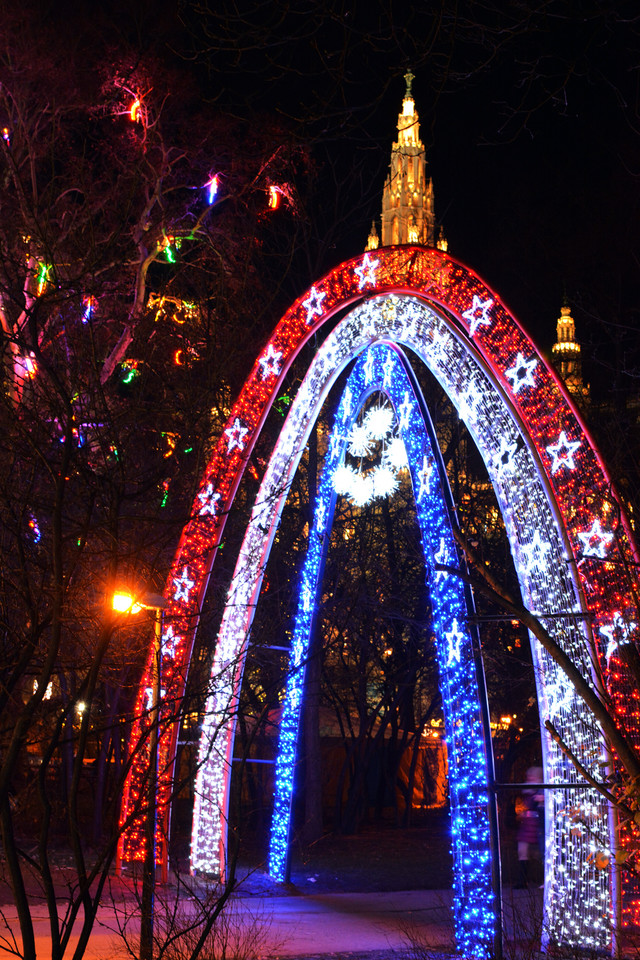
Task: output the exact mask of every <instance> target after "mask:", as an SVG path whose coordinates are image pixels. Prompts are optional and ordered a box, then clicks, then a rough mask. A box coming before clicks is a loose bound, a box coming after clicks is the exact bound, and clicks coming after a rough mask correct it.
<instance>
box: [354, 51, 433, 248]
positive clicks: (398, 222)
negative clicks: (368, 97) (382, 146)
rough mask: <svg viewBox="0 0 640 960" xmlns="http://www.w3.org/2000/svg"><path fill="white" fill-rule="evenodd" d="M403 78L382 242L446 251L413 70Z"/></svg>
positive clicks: (384, 202)
mask: <svg viewBox="0 0 640 960" xmlns="http://www.w3.org/2000/svg"><path fill="white" fill-rule="evenodd" d="M404 79H405V83H406V90H405V94H404V97H403V100H402V109H401V111H400V114H399V115H398V139H397V141H396V142H395V143H394V144H393V146H392V148H391V162H390V165H389V174H388V176H387V179H386V181H385V185H384V190H383V193H382V238H381V239H382V245H383V246H390V245H391V244H401V243H407V244H408V243H419V244H423V245H424V246H426V247H435V246H438V247H439V248H440V249H441V250H443V249H445V250H446V240H445V239H444V237H442V235H441V236H440V237H438V236H437V233H436V223H435V215H434V212H433V184H432V182H431V178H430V177H429V178H428V177H427V175H426V157H425V149H424V145H423V143H422V141H421V140H420V127H419V122H418V112H417V110H416V105H415V101H414V99H413V94H412V92H411V91H412V84H413V80H414V75H413V73H412V72H411V70H407V72H406V73H405V75H404ZM376 239H377V238H376ZM369 242H370V243H371V242H372V237H370V240H369ZM368 249H370V248H368Z"/></svg>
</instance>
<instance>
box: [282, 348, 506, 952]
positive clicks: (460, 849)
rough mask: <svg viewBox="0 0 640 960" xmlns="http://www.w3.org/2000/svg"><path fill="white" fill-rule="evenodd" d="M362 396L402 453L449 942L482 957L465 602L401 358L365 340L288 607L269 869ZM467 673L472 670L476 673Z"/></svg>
mask: <svg viewBox="0 0 640 960" xmlns="http://www.w3.org/2000/svg"><path fill="white" fill-rule="evenodd" d="M374 393H380V394H383V395H385V396H386V397H387V398H388V399H389V401H390V402H391V404H392V406H393V408H394V409H395V412H396V417H397V421H398V425H399V436H400V437H401V438H402V440H403V442H404V445H405V449H406V452H407V460H408V464H409V470H410V474H411V481H412V486H413V490H414V498H415V504H416V515H417V519H418V525H419V528H420V534H421V539H422V547H423V557H424V563H425V568H426V571H427V579H428V583H429V589H430V597H431V606H432V610H433V628H434V633H435V638H436V653H437V660H438V668H439V676H440V688H441V692H442V700H443V712H444V721H445V734H446V744H447V755H448V764H449V789H450V807H451V832H452V844H453V867H454V919H455V929H456V940H457V944H458V948H459V950H460V952H461V954H462V955H463V956H467V957H471V956H474V957H475V956H486V955H488V954H489V953H490V951H491V949H492V948H493V947H494V946H495V943H496V937H497V922H496V921H497V915H498V912H499V903H500V896H499V891H498V884H499V864H498V862H497V860H498V857H497V852H496V853H494V851H493V849H492V836H491V821H492V820H493V822H494V824H495V819H494V818H495V804H494V795H493V791H492V789H491V788H492V785H493V773H492V760H491V754H490V745H489V744H488V743H487V740H486V738H485V733H486V732H487V731H488V718H487V716H486V710H484V709H483V707H484V704H485V703H486V698H485V696H484V689H482V690H479V686H480V687H482V688H483V687H484V681H483V677H482V672H481V667H480V665H479V660H478V658H477V656H476V655H475V651H477V650H478V645H477V638H475V637H474V636H473V635H472V633H471V630H470V628H469V625H468V618H469V611H470V610H472V609H473V605H472V598H471V595H470V591H469V589H468V587H467V586H466V585H465V583H464V581H463V580H461V579H460V578H459V577H457V576H456V575H455V574H454V573H450V572H447V571H446V570H442V569H438V566H447V567H452V568H454V569H457V568H458V567H459V565H460V558H459V556H458V551H457V548H456V544H455V540H454V537H453V532H452V525H451V517H452V515H453V503H452V499H451V494H450V491H449V486H448V482H447V478H446V474H445V472H444V466H443V463H442V460H441V456H440V451H439V448H438V444H437V442H436V441H435V437H434V432H433V426H432V424H431V421H430V418H429V415H428V412H427V409H426V406H425V404H424V401H423V400H422V396H421V393H420V390H419V387H418V386H417V384H416V382H415V379H414V377H413V375H412V373H411V370H410V366H409V364H408V362H407V360H406V357H405V355H404V354H403V352H402V351H401V350H400V348H399V347H398V346H397V345H392V344H389V343H380V342H379V343H376V344H374V345H372V346H370V347H369V348H368V349H367V350H365V351H364V352H363V353H362V354H361V355H360V357H359V358H358V360H357V362H356V364H355V366H354V368H353V370H352V372H351V374H350V376H349V378H348V380H347V383H346V386H345V388H344V391H343V393H342V397H341V399H340V403H339V405H338V409H337V412H336V415H335V422H334V427H333V431H332V433H331V436H330V440H329V449H328V453H327V458H326V461H325V467H324V470H323V473H322V478H321V482H320V487H319V490H318V495H317V498H316V503H315V507H314V515H313V524H312V526H311V529H310V533H309V544H308V548H307V554H306V558H305V563H304V566H303V570H302V574H301V577H300V589H299V599H298V606H297V615H296V621H295V629H294V634H293V642H292V647H291V654H290V661H289V673H288V679H287V686H286V694H285V699H284V704H283V713H282V719H281V723H280V737H279V747H278V756H277V761H276V777H275V791H274V793H275V795H274V807H273V817H272V830H271V843H270V851H269V872H270V874H271V876H273V877H274V879H276V880H280V881H283V880H285V879H286V878H287V873H288V858H289V834H290V823H291V806H292V796H293V789H294V774H295V762H296V744H297V741H298V734H299V725H300V710H301V704H302V698H303V689H304V674H305V666H306V659H307V656H308V649H309V639H310V636H311V631H312V629H313V624H314V619H315V615H316V601H317V597H318V594H319V592H320V590H321V583H322V572H323V567H324V561H325V558H326V554H327V548H328V542H329V538H330V533H331V527H332V524H333V516H334V511H335V504H336V493H335V490H334V476H335V472H336V470H337V468H338V467H339V466H340V465H341V464H342V463H343V462H344V454H345V449H346V446H347V443H348V437H349V434H350V432H351V429H352V426H353V424H354V422H355V420H356V418H357V416H358V414H359V412H360V410H361V409H362V407H363V405H364V404H365V402H366V400H367V399H368V398H369V397H370V396H371V395H372V394H374ZM478 668H479V670H478Z"/></svg>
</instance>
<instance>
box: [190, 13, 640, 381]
mask: <svg viewBox="0 0 640 960" xmlns="http://www.w3.org/2000/svg"><path fill="white" fill-rule="evenodd" d="M215 6H216V10H217V11H218V13H217V15H212V14H211V15H207V16H203V17H200V15H198V16H196V17H195V19H193V20H192V21H191V23H193V24H195V26H196V29H195V36H196V38H197V39H198V40H199V41H200V42H202V41H203V40H204V41H205V42H204V46H205V47H206V45H207V44H209V47H210V49H209V53H208V54H207V53H206V52H205V54H204V59H205V60H206V59H207V57H209V68H210V71H211V72H210V73H209V75H208V76H209V82H210V83H212V84H213V86H214V87H215V89H216V95H217V96H218V97H219V99H220V103H221V105H224V106H225V107H227V108H231V109H234V108H235V109H239V110H246V111H247V112H248V113H250V111H251V110H258V111H260V110H275V111H277V112H278V113H280V114H281V115H283V116H285V117H286V118H288V120H289V122H290V123H291V124H292V128H293V129H295V130H296V131H298V132H304V134H305V135H308V136H310V137H311V139H312V142H314V144H315V147H314V149H315V155H316V157H317V158H318V160H319V162H320V163H322V164H327V166H328V167H330V168H331V170H330V174H329V173H328V175H327V178H326V182H324V183H323V185H322V189H323V190H324V191H326V196H327V205H328V207H329V209H331V208H332V198H331V196H330V194H331V191H332V189H334V188H335V190H336V192H337V193H340V196H341V198H343V199H344V198H346V201H345V202H342V201H341V209H343V210H344V209H348V212H349V215H348V217H345V221H344V223H343V225H342V228H341V230H340V232H339V236H338V237H337V238H336V240H335V243H334V247H333V249H331V247H330V248H329V249H328V250H327V252H326V255H325V257H324V262H323V263H322V266H323V267H324V268H328V267H330V266H332V265H333V263H335V262H338V261H339V260H340V259H343V258H345V257H347V256H351V255H353V254H355V253H358V252H360V251H361V250H362V249H363V245H364V243H365V240H366V236H367V233H368V227H369V223H370V220H371V218H372V217H373V216H376V217H379V212H380V202H381V193H382V185H383V182H384V177H385V174H386V169H387V166H388V161H389V152H390V148H391V142H392V140H393V139H394V136H395V125H396V122H397V115H398V112H399V109H400V105H401V100H402V96H403V93H404V81H403V79H402V77H403V74H404V72H405V70H406V69H407V67H408V66H411V68H412V70H413V72H414V74H415V81H414V87H413V92H414V96H415V100H416V105H417V109H418V111H419V114H420V120H421V136H422V140H423V142H424V143H425V145H426V147H427V157H428V162H429V171H430V173H431V175H432V176H433V181H434V188H435V199H436V216H437V217H438V219H439V220H440V221H441V222H442V224H443V226H444V229H445V233H446V235H447V238H448V240H449V244H450V246H449V250H450V252H451V253H452V255H453V256H456V257H458V258H459V259H461V260H462V261H463V262H465V263H466V264H468V265H469V266H471V267H472V268H474V269H475V270H477V271H478V272H479V273H480V275H481V276H482V277H483V279H485V281H486V282H488V283H489V285H490V286H492V287H493V288H494V289H495V290H496V291H497V292H498V293H499V294H500V295H501V296H502V298H503V299H504V300H505V301H506V303H507V305H508V306H509V307H510V308H511V309H512V310H513V311H514V313H515V314H516V316H517V317H518V318H519V319H520V320H521V322H522V323H523V324H524V325H525V327H526V328H527V330H528V331H529V332H530V333H531V334H532V335H533V337H534V339H536V340H537V342H538V343H539V345H540V346H541V347H543V348H548V347H549V346H550V344H551V342H553V340H554V339H555V320H556V318H557V316H558V315H559V309H560V306H561V303H562V297H563V293H564V292H565V291H566V294H567V296H568V298H569V301H570V303H571V305H572V308H573V310H574V316H575V318H576V321H577V324H578V336H579V339H581V340H582V342H583V344H584V345H585V353H586V354H587V358H588V357H589V356H591V357H592V359H593V360H594V361H600V360H602V361H603V363H604V364H605V367H606V365H607V364H608V363H609V360H610V358H611V357H612V356H613V349H612V346H611V341H612V338H615V337H617V336H618V337H619V336H622V337H623V340H624V343H625V345H626V346H628V347H629V348H633V347H635V346H636V341H637V339H638V338H637V333H636V327H637V319H638V313H637V303H638V299H639V295H640V284H639V282H638V278H639V272H638V262H637V259H638V251H639V250H640V242H639V241H640V228H639V217H638V214H639V209H638V208H639V201H640V183H639V176H640V114H639V103H638V96H639V94H638V62H639V54H640V41H639V33H638V29H639V26H640V16H639V15H638V14H637V8H636V7H635V5H634V4H627V5H625V4H623V3H592V4H590V3H580V4H577V3H566V2H561V3H560V2H558V3H556V2H552V3H537V4H533V3H531V4H527V3H517V4H496V5H495V7H493V6H492V4H491V3H483V4H478V3H473V2H472V3H467V4H466V5H465V4H456V5H455V8H456V10H457V18H454V17H453V15H452V14H451V11H452V10H453V8H454V5H453V4H450V3H447V2H445V3H442V4H427V5H420V6H421V7H422V8H423V9H422V12H415V11H413V12H402V11H401V10H400V9H399V8H400V6H401V5H396V6H397V7H398V9H397V10H394V9H393V7H392V5H391V4H388V5H387V4H384V3H373V4H370V5H367V6H366V7H365V6H364V5H363V4H358V3H353V4H344V5H342V4H335V3H320V4H318V3H297V4H292V5H287V4H279V3H276V4H268V5H267V9H268V11H269V13H266V12H265V11H264V6H265V5H264V4H257V5H254V4H252V3H245V4H240V6H241V7H242V14H243V17H241V18H240V19H233V18H232V19H231V20H229V19H228V17H227V14H226V12H224V11H225V10H226V8H227V7H228V6H229V5H226V4H225V3H222V4H216V5H215ZM625 6H626V9H625ZM233 9H234V10H235V9H237V7H236V5H235V4H234V7H233ZM221 10H222V11H223V12H220V11H221ZM390 10H391V11H392V12H389V11H390ZM243 18H244V28H243ZM354 165H355V166H357V167H358V174H357V176H355V177H353V183H352V184H351V185H349V186H347V187H346V188H345V187H343V186H342V185H340V186H339V187H338V186H336V184H335V181H336V180H337V179H338V177H337V175H336V171H337V172H338V174H344V176H345V178H347V177H348V175H349V174H350V173H351V172H352V168H353V166H354ZM340 191H342V192H340ZM592 366H593V363H591V364H588V367H592ZM589 372H590V373H591V374H592V375H593V376H595V377H596V379H597V378H598V373H597V370H596V369H595V368H594V369H593V370H589Z"/></svg>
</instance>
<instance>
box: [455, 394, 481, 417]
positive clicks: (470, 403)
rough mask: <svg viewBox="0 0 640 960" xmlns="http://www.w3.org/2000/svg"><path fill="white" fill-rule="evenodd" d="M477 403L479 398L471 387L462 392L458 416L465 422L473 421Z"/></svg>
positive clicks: (459, 398)
mask: <svg viewBox="0 0 640 960" xmlns="http://www.w3.org/2000/svg"><path fill="white" fill-rule="evenodd" d="M477 405H478V398H477V396H476V395H475V393H474V391H473V390H472V389H471V388H469V389H468V390H466V391H465V392H464V393H461V394H460V396H459V397H458V416H459V417H460V419H461V420H462V421H463V422H464V423H468V422H471V423H473V421H474V420H475V414H476V407H477Z"/></svg>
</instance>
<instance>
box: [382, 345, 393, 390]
mask: <svg viewBox="0 0 640 960" xmlns="http://www.w3.org/2000/svg"><path fill="white" fill-rule="evenodd" d="M382 370H383V372H384V378H383V380H382V389H383V390H389V389H390V388H391V373H392V371H393V355H392V353H391V351H389V353H388V354H387V356H386V358H385V361H384V366H383V367H382Z"/></svg>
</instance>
